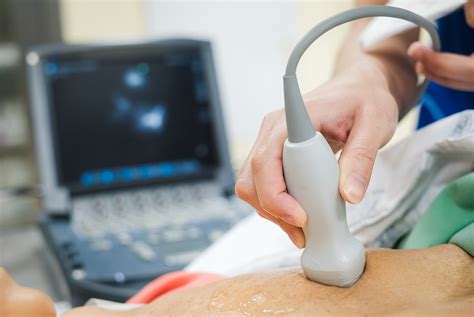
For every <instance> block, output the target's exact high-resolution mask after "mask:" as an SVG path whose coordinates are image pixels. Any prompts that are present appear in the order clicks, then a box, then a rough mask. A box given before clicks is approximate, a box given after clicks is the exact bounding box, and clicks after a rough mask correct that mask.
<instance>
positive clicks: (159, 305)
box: [129, 245, 474, 316]
mask: <svg viewBox="0 0 474 317" xmlns="http://www.w3.org/2000/svg"><path fill="white" fill-rule="evenodd" d="M473 312H474V263H473V259H472V257H471V256H470V255H468V254H467V253H465V252H464V251H463V250H462V249H460V248H458V247H456V246H454V245H442V246H439V247H435V248H431V249H419V250H386V249H380V250H369V251H368V254H367V264H366V269H365V272H364V274H363V276H362V277H361V279H360V280H359V281H358V282H357V283H356V284H355V285H354V286H352V287H351V288H337V287H330V286H325V285H321V284H317V283H314V282H311V281H309V280H307V279H306V278H305V277H304V275H303V274H302V273H301V271H300V270H299V269H295V270H288V271H280V272H272V273H254V274H249V275H244V276H239V277H236V278H232V279H227V280H223V281H220V282H217V283H213V284H210V285H207V286H205V287H201V288H197V289H192V290H189V291H184V292H178V293H175V294H170V295H168V296H164V297H162V298H159V299H158V300H156V301H154V302H153V303H152V304H149V305H147V306H144V307H143V308H140V309H138V310H135V311H131V312H129V314H130V316H166V315H178V316H184V315H193V316H202V315H219V316H222V315H224V316H225V315H229V316H236V315H243V316H245V315H268V316H271V315H285V314H288V315H307V316H315V315H317V316H320V315H342V314H347V315H349V314H350V315H378V314H399V313H410V314H419V313H423V314H429V315H433V314H440V315H447V314H453V315H460V314H461V313H465V314H466V315H470V314H472V313H473Z"/></svg>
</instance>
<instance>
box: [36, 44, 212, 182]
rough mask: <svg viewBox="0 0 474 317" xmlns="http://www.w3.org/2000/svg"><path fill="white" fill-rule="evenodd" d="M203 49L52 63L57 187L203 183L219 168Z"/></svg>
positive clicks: (59, 59) (54, 59)
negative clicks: (204, 177) (206, 175)
mask: <svg viewBox="0 0 474 317" xmlns="http://www.w3.org/2000/svg"><path fill="white" fill-rule="evenodd" d="M204 66H205V65H204V64H203V60H202V57H201V54H200V51H199V50H198V49H191V48H187V49H180V50H176V49H175V50H168V51H161V52H159V53H153V54H151V53H147V54H143V53H140V54H137V52H135V53H133V54H123V53H122V54H114V51H110V52H108V53H107V54H104V53H103V52H102V53H101V54H97V56H94V52H88V53H83V54H81V55H71V56H67V55H65V56H56V57H51V58H49V59H48V61H47V62H46V63H45V64H44V71H45V73H46V75H47V78H48V82H49V93H50V100H51V112H52V120H53V123H54V129H53V130H54V135H55V136H56V146H55V151H56V161H57V165H58V178H59V179H58V181H59V183H60V184H62V185H65V186H68V187H69V188H94V187H95V186H102V187H103V186H114V185H127V184H134V183H137V182H138V183H140V182H152V181H160V180H166V179H170V178H179V177H181V178H186V177H192V176H195V175H201V174H203V173H205V172H206V171H207V172H208V173H209V171H210V170H212V169H213V168H215V167H216V165H217V161H218V159H217V153H216V151H217V149H216V144H215V138H214V135H213V126H212V115H211V107H210V100H209V97H208V87H207V80H206V74H205V67H204Z"/></svg>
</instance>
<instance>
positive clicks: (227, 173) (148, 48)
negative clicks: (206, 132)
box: [30, 39, 233, 196]
mask: <svg viewBox="0 0 474 317" xmlns="http://www.w3.org/2000/svg"><path fill="white" fill-rule="evenodd" d="M183 49H195V50H198V52H199V54H200V57H201V59H202V61H203V66H204V76H205V80H206V84H207V88H208V93H209V107H210V116H211V120H210V124H211V129H212V133H213V140H212V142H213V143H214V147H215V150H216V160H217V162H216V167H215V168H206V169H203V170H202V172H200V173H196V174H194V175H187V176H174V177H166V178H158V179H147V180H138V181H132V182H127V183H115V184H110V185H96V186H90V187H89V186H83V185H78V186H69V185H66V184H62V183H60V182H59V180H60V179H61V166H60V159H59V154H58V146H59V144H58V138H57V131H56V124H55V122H54V120H55V118H54V117H55V116H54V112H53V111H52V110H53V104H52V98H51V91H50V90H49V89H50V85H49V78H48V76H47V74H46V73H45V71H44V65H45V64H46V63H47V62H48V61H50V60H51V59H55V58H64V57H77V58H80V57H88V56H94V57H100V56H101V55H104V56H106V55H107V54H110V53H111V52H112V53H113V54H114V57H116V56H123V55H124V56H131V55H134V56H140V55H150V54H153V53H156V54H160V53H163V52H170V51H173V50H183ZM35 52H36V53H38V54H39V56H40V61H39V63H38V64H37V65H35V66H34V67H33V68H36V71H32V72H31V74H30V75H31V76H30V80H31V81H32V86H35V84H36V85H40V86H42V89H43V94H42V95H43V96H42V97H43V98H42V99H43V101H44V102H43V105H42V107H43V108H44V110H45V111H46V112H47V113H48V115H47V117H48V118H47V119H48V123H47V124H46V125H45V123H44V122H43V123H42V124H40V125H39V126H43V127H45V126H46V128H48V129H49V131H48V132H49V135H50V138H51V142H50V147H51V148H50V149H49V151H50V152H52V153H50V155H49V157H50V159H52V160H53V161H54V162H53V166H52V168H51V166H50V168H44V170H47V171H49V174H50V175H44V174H45V173H42V174H43V175H42V178H45V177H46V178H49V181H47V182H46V183H47V184H49V185H52V186H53V187H57V188H61V189H62V190H66V191H67V192H68V193H69V195H71V196H74V195H82V194H88V193H96V192H100V191H110V190H118V189H124V188H133V187H139V186H149V185H154V184H170V183H177V182H191V181H199V180H209V179H216V180H217V181H219V182H221V183H222V185H223V186H224V187H229V186H233V176H232V169H231V166H230V160H229V154H228V147H227V139H226V134H225V130H224V123H223V118H222V111H221V104H220V99H219V95H218V91H217V79H216V73H215V69H214V63H213V57H212V51H211V45H210V43H209V42H207V41H198V40H187V39H179V40H161V41H154V42H149V43H138V44H126V45H99V46H97V45H81V46H68V45H61V46H60V47H46V48H40V49H37V50H36V51H35ZM143 52H146V54H143ZM38 75H40V77H41V78H40V80H38V78H37V77H38ZM35 77H36V79H35ZM33 89H34V87H33ZM33 95H34V94H33ZM33 97H34V96H32V98H33ZM40 97H41V96H40ZM32 101H33V102H32V106H33V107H34V106H35V105H34V103H35V102H34V100H32ZM43 120H44V118H43ZM36 121H38V120H36ZM37 143H45V142H37ZM45 145H47V144H43V147H44V146H45ZM38 146H41V144H37V148H38ZM38 150H40V151H41V149H38ZM42 151H44V149H43V150H42ZM51 154H52V155H51ZM39 156H40V157H39V160H40V162H39V163H40V169H43V168H42V166H41V165H44V163H45V162H41V155H39ZM43 157H44V155H43ZM43 161H44V159H43ZM46 164H47V163H46ZM43 183H44V182H43ZM52 192H54V191H52Z"/></svg>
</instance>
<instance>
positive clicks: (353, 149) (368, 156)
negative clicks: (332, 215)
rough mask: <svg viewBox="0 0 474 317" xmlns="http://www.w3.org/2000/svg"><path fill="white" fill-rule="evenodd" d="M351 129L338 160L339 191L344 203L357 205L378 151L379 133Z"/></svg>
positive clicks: (363, 192) (366, 185)
mask: <svg viewBox="0 0 474 317" xmlns="http://www.w3.org/2000/svg"><path fill="white" fill-rule="evenodd" d="M363 130H364V129H362V128H359V129H355V127H354V128H353V129H352V131H351V134H350V136H349V139H348V141H347V143H346V144H345V146H344V149H343V150H342V153H341V156H340V158H339V166H340V170H341V176H340V180H339V191H340V193H341V195H342V198H344V200H345V201H347V202H349V203H353V204H355V203H358V202H360V201H361V200H362V198H363V197H364V194H365V192H366V190H367V187H368V185H369V181H370V176H371V174H372V169H373V167H374V162H375V156H376V155H377V151H378V149H379V146H378V145H379V144H380V142H379V140H377V138H379V137H380V133H376V132H374V131H363Z"/></svg>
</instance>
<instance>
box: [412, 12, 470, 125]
mask: <svg viewBox="0 0 474 317" xmlns="http://www.w3.org/2000/svg"><path fill="white" fill-rule="evenodd" d="M437 24H438V32H439V36H440V39H441V50H442V51H443V52H450V53H456V54H462V55H471V54H472V53H474V29H472V28H471V27H470V26H469V25H468V24H467V23H466V18H465V16H464V8H459V9H458V10H456V11H454V12H453V13H451V14H449V15H447V16H445V17H443V18H441V19H439V20H438V23H437ZM473 76H474V74H473ZM466 109H474V93H473V92H465V91H459V90H454V89H450V88H447V87H443V86H441V85H438V84H437V83H434V82H431V83H430V84H429V86H428V89H427V90H426V93H425V95H424V96H423V102H422V104H421V108H420V117H419V120H418V129H419V128H422V127H424V126H425V125H428V124H430V123H432V122H434V121H436V120H438V119H441V118H444V117H447V116H449V115H451V114H453V113H456V112H460V111H463V110H466Z"/></svg>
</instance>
